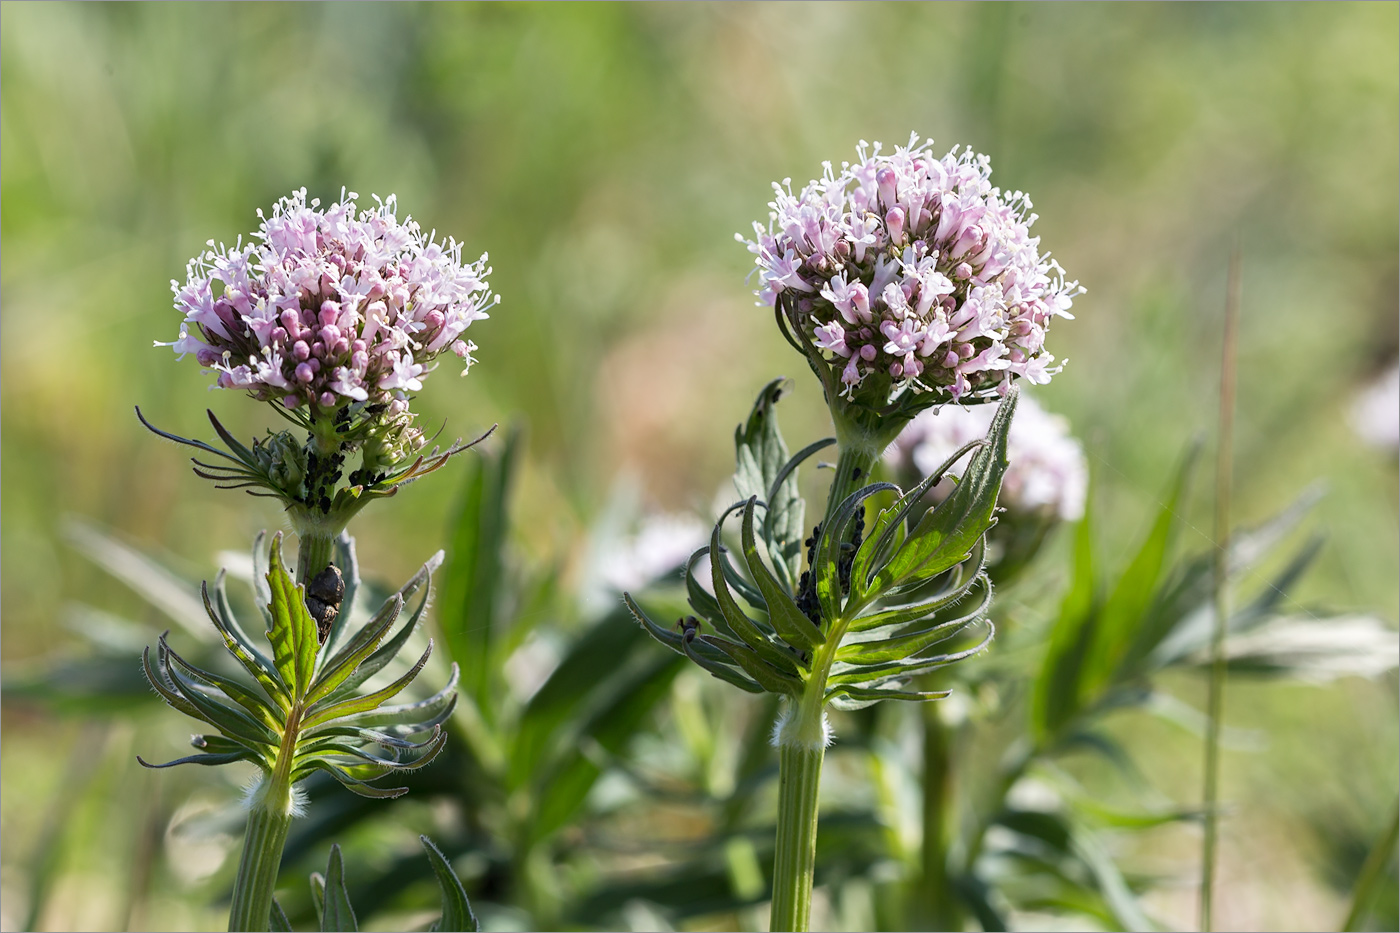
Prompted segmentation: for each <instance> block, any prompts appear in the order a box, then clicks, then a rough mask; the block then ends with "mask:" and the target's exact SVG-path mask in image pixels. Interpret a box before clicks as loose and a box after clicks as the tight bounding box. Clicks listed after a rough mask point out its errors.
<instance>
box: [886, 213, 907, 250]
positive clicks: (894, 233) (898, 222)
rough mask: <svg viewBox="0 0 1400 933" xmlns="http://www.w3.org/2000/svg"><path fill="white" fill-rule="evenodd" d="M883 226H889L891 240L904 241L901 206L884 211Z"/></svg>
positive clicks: (895, 241)
mask: <svg viewBox="0 0 1400 933" xmlns="http://www.w3.org/2000/svg"><path fill="white" fill-rule="evenodd" d="M885 226H887V227H889V230H890V241H891V242H893V243H903V242H904V211H903V209H902V208H898V207H892V208H890V209H889V211H888V212H886V214H885Z"/></svg>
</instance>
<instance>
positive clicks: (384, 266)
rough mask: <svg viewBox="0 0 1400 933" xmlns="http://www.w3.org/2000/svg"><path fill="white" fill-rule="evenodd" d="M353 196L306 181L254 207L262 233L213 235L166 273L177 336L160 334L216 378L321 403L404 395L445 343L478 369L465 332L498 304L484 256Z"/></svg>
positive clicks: (382, 204)
mask: <svg viewBox="0 0 1400 933" xmlns="http://www.w3.org/2000/svg"><path fill="white" fill-rule="evenodd" d="M357 197H358V195H356V194H355V193H354V192H350V193H348V194H347V193H344V192H342V197H341V200H340V201H338V202H336V203H335V204H332V205H330V206H329V207H328V208H326V209H325V210H324V211H323V210H320V202H319V200H315V199H313V200H312V201H310V202H309V203H308V202H307V200H306V189H305V188H302V189H300V190H298V191H294V192H293V193H292V194H291V196H290V197H286V198H283V199H281V200H280V201H278V202H277V204H276V205H275V206H274V207H273V209H272V216H271V217H266V218H263V215H262V211H259V212H258V216H259V217H260V218H263V219H262V223H261V224H260V225H259V226H258V229H257V231H256V232H254V234H253V236H252V239H253V241H254V242H250V243H247V244H244V243H243V241H242V240H241V239H240V240H239V243H238V245H237V246H235V247H234V248H233V249H228V248H226V247H224V246H222V245H220V246H218V247H215V246H214V241H212V240H210V241H209V247H210V248H209V249H208V250H207V251H205V252H203V253H201V254H200V255H198V256H196V257H195V258H193V259H191V260H190V262H189V265H188V267H187V274H186V281H185V283H184V284H183V285H181V284H180V283H179V282H175V281H172V282H171V287H172V289H173V291H174V292H175V307H176V309H177V310H179V311H181V312H182V313H184V315H185V320H184V321H183V323H181V325H180V338H179V339H178V340H175V341H173V342H171V343H166V344H162V343H157V344H156V345H157V346H169V347H171V348H173V349H174V350H175V352H176V353H179V354H181V355H184V354H186V353H193V354H195V356H196V358H197V359H198V360H199V362H200V364H201V365H203V366H206V367H208V368H209V369H212V370H215V371H217V372H218V374H219V377H218V383H217V384H218V386H219V387H221V388H225V389H246V390H247V391H248V392H250V393H251V394H252V395H253V396H254V397H255V398H258V399H262V400H265V401H276V402H280V403H281V404H283V405H284V406H286V408H288V409H297V408H300V407H302V406H310V408H311V410H312V411H313V412H314V411H319V410H328V409H335V408H338V407H340V406H342V405H344V404H347V403H351V402H369V403H371V404H373V405H381V404H382V405H388V404H390V403H392V402H393V401H395V400H398V401H400V402H402V400H403V399H405V398H406V397H407V395H408V394H409V393H412V392H417V391H418V390H420V389H421V388H422V387H423V384H422V379H423V378H424V377H425V376H426V375H427V373H428V371H429V370H430V368H431V367H430V364H431V363H432V361H433V360H434V359H435V358H436V357H437V356H438V355H439V354H440V353H442V352H444V351H447V350H450V351H451V352H453V353H455V354H456V355H457V356H458V357H460V358H461V359H462V360H463V362H464V363H465V364H466V365H467V366H470V365H471V363H472V362H473V358H472V356H471V353H472V351H473V350H475V349H476V345H475V344H473V343H471V342H470V341H467V340H464V339H462V333H463V332H464V331H465V330H466V329H467V327H469V326H470V325H471V323H472V322H473V321H476V320H480V319H481V318H484V317H487V314H486V308H488V307H489V306H491V305H492V304H495V303H496V302H497V301H499V297H498V296H493V295H492V294H491V290H490V288H489V287H488V285H487V284H486V276H487V275H489V274H490V271H491V270H490V269H489V268H487V267H486V256H485V254H483V255H482V257H481V258H480V259H479V260H477V261H476V262H474V263H467V264H463V263H462V261H461V254H462V246H461V244H460V243H458V242H456V241H455V240H452V239H448V240H447V241H446V243H440V242H437V241H436V240H435V239H434V237H433V236H432V235H429V236H427V237H425V236H424V235H423V232H422V231H421V230H420V229H419V227H418V224H417V223H416V222H415V221H413V220H412V219H411V218H409V219H405V220H404V221H402V222H400V221H399V219H398V217H397V216H396V213H397V202H396V200H395V198H394V196H393V195H390V196H389V197H388V199H386V200H383V201H381V200H379V199H378V198H376V199H375V202H376V206H375V207H374V208H371V209H368V210H364V211H359V210H357V207H356V204H355V199H356V198H357Z"/></svg>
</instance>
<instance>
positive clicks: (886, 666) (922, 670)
mask: <svg viewBox="0 0 1400 933" xmlns="http://www.w3.org/2000/svg"><path fill="white" fill-rule="evenodd" d="M984 621H985V620H984ZM995 634H996V630H995V627H994V626H993V625H992V623H991V622H987V634H986V635H985V636H983V638H982V640H981V641H979V642H978V643H977V644H976V645H974V646H972V647H971V648H967V649H964V650H962V651H955V652H953V653H951V654H936V655H928V656H915V657H911V658H904V659H902V660H897V661H884V662H882V663H879V664H870V665H851V664H846V663H844V662H842V663H838V664H836V665H834V666H833V668H832V673H831V676H830V677H828V678H827V683H829V684H833V685H834V684H864V683H870V682H871V681H877V680H883V679H885V678H890V677H912V676H914V675H915V674H926V673H928V672H929V671H932V670H937V669H938V668H940V667H947V666H948V665H949V664H952V663H953V662H955V661H961V660H963V659H964V658H970V657H972V656H973V655H974V654H977V653H978V652H980V651H981V650H982V649H984V648H986V647H987V645H989V644H990V643H991V641H992V636H993V635H995Z"/></svg>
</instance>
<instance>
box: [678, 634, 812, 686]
mask: <svg viewBox="0 0 1400 933" xmlns="http://www.w3.org/2000/svg"><path fill="white" fill-rule="evenodd" d="M696 640H697V641H701V642H703V643H705V644H708V645H713V646H714V647H716V648H718V649H719V650H721V651H723V652H724V653H725V654H727V655H729V656H730V657H731V658H733V659H734V662H735V663H736V664H738V665H739V667H741V668H743V670H744V673H745V674H748V675H749V676H750V677H752V678H753V679H754V681H755V682H756V683H758V684H759V685H761V686H762V687H763V689H765V690H767V691H768V692H769V693H781V694H784V695H786V696H797V695H798V694H799V693H801V692H802V679H801V678H800V677H796V676H793V675H791V674H784V673H782V672H781V671H779V670H777V669H776V668H774V667H773V666H772V665H769V664H765V663H764V661H763V658H761V657H759V654H758V652H757V651H754V650H753V649H752V648H750V647H749V646H748V645H741V644H739V643H738V642H736V641H730V640H729V639H727V638H718V637H716V636H714V635H701V636H699V637H698V638H697V639H696Z"/></svg>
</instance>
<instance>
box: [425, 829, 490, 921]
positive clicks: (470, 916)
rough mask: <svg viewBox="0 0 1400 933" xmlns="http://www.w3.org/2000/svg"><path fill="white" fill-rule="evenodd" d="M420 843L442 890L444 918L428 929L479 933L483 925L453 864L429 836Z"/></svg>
mask: <svg viewBox="0 0 1400 933" xmlns="http://www.w3.org/2000/svg"><path fill="white" fill-rule="evenodd" d="M418 841H419V842H421V843H423V850H424V851H425V852H427V853H428V862H429V863H430V864H431V865H432V866H433V874H435V875H437V882H438V887H439V888H441V889H442V916H441V917H440V918H439V919H438V920H436V921H435V922H434V923H433V925H432V926H431V927H429V928H428V929H430V930H435V931H439V933H477V931H478V930H480V929H481V924H480V923H479V922H478V921H477V919H476V914H475V913H473V912H472V905H471V902H470V901H468V900H467V889H466V888H464V887H462V881H461V879H459V878H458V877H457V873H456V872H455V871H453V870H452V863H451V862H449V861H448V860H447V858H446V856H444V855H443V854H442V852H441V851H440V850H439V849H438V847H437V846H435V845H433V841H432V840H431V839H429V838H428V837H427V836H419V837H418Z"/></svg>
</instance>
